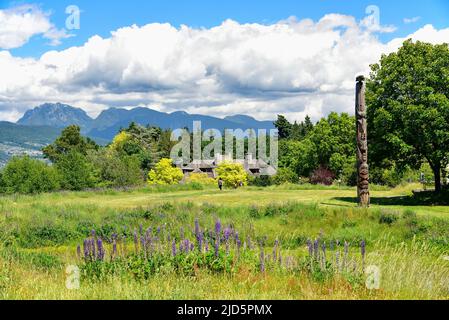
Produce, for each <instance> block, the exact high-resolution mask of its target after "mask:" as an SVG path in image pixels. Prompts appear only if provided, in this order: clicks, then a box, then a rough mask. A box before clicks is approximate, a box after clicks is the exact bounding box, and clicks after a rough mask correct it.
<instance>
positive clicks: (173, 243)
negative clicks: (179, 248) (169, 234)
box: [171, 240, 176, 257]
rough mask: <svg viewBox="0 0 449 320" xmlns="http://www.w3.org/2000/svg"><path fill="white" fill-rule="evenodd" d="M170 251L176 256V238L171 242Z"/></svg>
mask: <svg viewBox="0 0 449 320" xmlns="http://www.w3.org/2000/svg"><path fill="white" fill-rule="evenodd" d="M171 253H172V255H173V257H174V256H176V240H173V242H172V244H171Z"/></svg>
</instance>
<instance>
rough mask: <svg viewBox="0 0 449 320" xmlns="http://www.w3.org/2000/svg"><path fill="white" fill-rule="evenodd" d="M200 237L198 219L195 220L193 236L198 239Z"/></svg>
mask: <svg viewBox="0 0 449 320" xmlns="http://www.w3.org/2000/svg"><path fill="white" fill-rule="evenodd" d="M199 235H200V222H199V221H198V218H195V236H196V237H197V239H198V237H199Z"/></svg>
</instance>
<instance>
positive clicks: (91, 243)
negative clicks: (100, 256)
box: [90, 238, 97, 260]
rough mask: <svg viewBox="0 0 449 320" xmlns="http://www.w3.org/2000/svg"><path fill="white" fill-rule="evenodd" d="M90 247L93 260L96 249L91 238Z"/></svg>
mask: <svg viewBox="0 0 449 320" xmlns="http://www.w3.org/2000/svg"><path fill="white" fill-rule="evenodd" d="M90 249H91V250H92V252H91V253H92V259H93V260H95V258H96V256H97V251H96V249H95V239H94V238H91V239H90Z"/></svg>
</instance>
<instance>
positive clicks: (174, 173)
mask: <svg viewBox="0 0 449 320" xmlns="http://www.w3.org/2000/svg"><path fill="white" fill-rule="evenodd" d="M182 177H183V174H182V170H181V169H179V168H176V167H174V166H173V160H172V159H167V158H163V159H161V160H160V161H159V162H158V163H157V164H156V166H155V168H154V169H152V170H151V171H150V173H149V174H148V183H149V184H158V185H167V184H177V183H179V181H181V180H182Z"/></svg>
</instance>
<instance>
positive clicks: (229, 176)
mask: <svg viewBox="0 0 449 320" xmlns="http://www.w3.org/2000/svg"><path fill="white" fill-rule="evenodd" d="M217 176H218V177H219V178H221V179H223V182H224V185H225V186H226V187H232V188H237V187H238V186H239V184H240V183H242V184H243V185H247V183H248V174H247V173H246V171H245V169H244V168H243V166H242V165H241V164H240V163H231V162H223V163H221V164H219V165H218V167H217Z"/></svg>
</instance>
